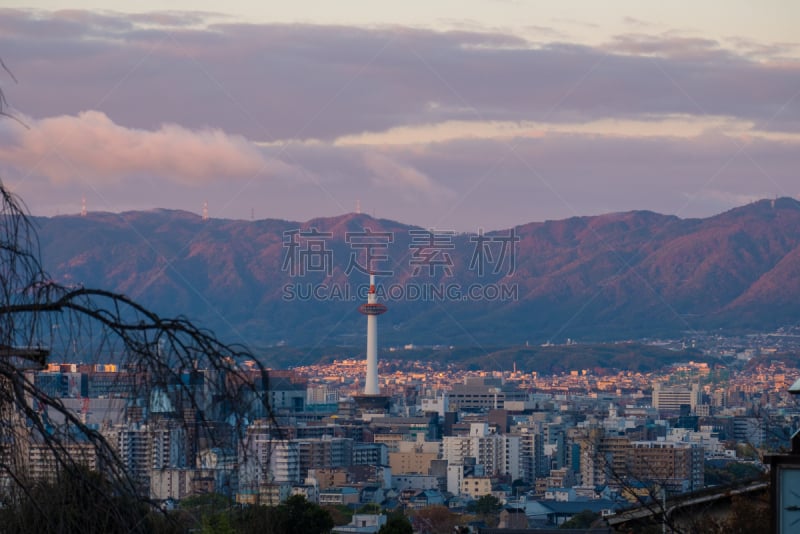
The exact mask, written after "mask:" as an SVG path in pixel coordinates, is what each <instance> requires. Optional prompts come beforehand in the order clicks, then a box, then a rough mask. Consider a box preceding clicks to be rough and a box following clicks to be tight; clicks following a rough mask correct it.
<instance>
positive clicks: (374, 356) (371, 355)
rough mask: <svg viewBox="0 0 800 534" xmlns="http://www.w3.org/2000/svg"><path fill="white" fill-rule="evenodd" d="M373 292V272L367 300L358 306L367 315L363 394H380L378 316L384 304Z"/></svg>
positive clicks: (383, 309) (384, 307)
mask: <svg viewBox="0 0 800 534" xmlns="http://www.w3.org/2000/svg"><path fill="white" fill-rule="evenodd" d="M377 299H378V296H377V294H376V293H375V274H373V273H370V275H369V293H367V302H365V303H364V304H362V305H361V306H359V307H358V311H360V312H361V313H363V314H364V315H366V316H367V377H366V380H365V383H364V395H374V396H378V395H380V391H379V389H378V316H379V315H380V314H382V313H386V309H387V308H386V306H385V305H383V304H381V303H379V302H378V300H377Z"/></svg>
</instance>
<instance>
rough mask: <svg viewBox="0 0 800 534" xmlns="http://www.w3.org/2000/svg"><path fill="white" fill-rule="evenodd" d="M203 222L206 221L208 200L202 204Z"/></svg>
mask: <svg viewBox="0 0 800 534" xmlns="http://www.w3.org/2000/svg"><path fill="white" fill-rule="evenodd" d="M203 220H204V221H207V220H208V200H206V201H205V202H203Z"/></svg>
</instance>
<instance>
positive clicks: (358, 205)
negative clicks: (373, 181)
mask: <svg viewBox="0 0 800 534" xmlns="http://www.w3.org/2000/svg"><path fill="white" fill-rule="evenodd" d="M356 214H357V215H361V199H360V198H357V199H356Z"/></svg>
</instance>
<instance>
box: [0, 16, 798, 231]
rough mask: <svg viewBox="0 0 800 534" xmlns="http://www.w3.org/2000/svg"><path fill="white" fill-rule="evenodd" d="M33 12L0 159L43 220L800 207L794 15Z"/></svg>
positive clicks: (19, 47)
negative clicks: (766, 203)
mask: <svg viewBox="0 0 800 534" xmlns="http://www.w3.org/2000/svg"><path fill="white" fill-rule="evenodd" d="M28 7H33V8H43V10H38V9H34V10H29V9H25V10H16V9H5V10H0V28H2V31H0V40H1V41H2V44H3V45H4V46H2V49H3V50H4V52H3V60H4V62H5V64H6V65H7V66H8V67H9V69H10V70H11V72H13V74H14V77H15V78H16V81H17V83H14V82H13V81H12V79H11V77H10V75H8V74H4V78H3V85H2V87H3V91H4V92H5V93H6V96H7V99H8V101H9V104H10V108H9V109H8V111H10V112H11V113H13V114H14V116H16V117H18V118H19V119H20V121H21V122H22V123H24V124H25V126H23V125H22V124H20V123H18V122H15V121H10V120H9V121H3V123H2V125H1V126H0V128H2V131H0V135H2V137H3V139H4V141H5V142H4V143H3V147H2V148H0V157H1V159H2V162H3V163H2V166H1V169H2V172H3V180H4V183H5V184H7V185H8V186H9V187H10V188H12V189H13V190H14V191H15V192H16V193H18V194H19V195H20V196H22V197H23V198H24V199H25V201H26V203H27V204H28V206H29V207H30V209H31V211H32V212H33V213H34V214H37V215H39V214H41V215H53V214H57V213H78V212H79V211H80V210H81V199H82V198H86V203H87V207H88V209H89V210H91V211H112V212H117V211H125V210H130V209H152V208H156V207H163V208H177V209H185V210H189V211H193V212H195V213H199V212H200V211H201V209H202V207H203V205H204V203H205V202H208V206H209V213H210V216H212V217H225V218H239V219H248V218H251V217H255V218H259V219H261V218H282V219H288V220H307V219H310V218H313V217H316V216H332V215H337V214H341V213H346V212H352V211H356V207H357V206H360V207H361V209H362V210H363V211H364V212H365V213H370V214H375V215H376V216H378V217H385V218H389V219H393V220H398V221H403V222H413V223H415V224H419V225H421V226H423V227H436V228H452V229H455V230H459V231H474V230H475V228H476V227H484V228H488V229H499V228H507V227H511V226H514V225H517V224H523V223H526V222H531V221H542V220H546V219H562V218H567V217H570V216H575V215H592V214H599V213H607V212H615V211H627V210H632V209H649V210H653V211H657V212H660V213H666V214H676V215H679V216H682V217H697V216H708V215H711V214H714V213H719V212H721V211H724V210H726V209H728V208H731V207H733V206H736V205H740V204H742V203H745V202H749V201H751V200H755V199H759V198H774V197H776V196H792V197H797V196H798V195H800V190H797V186H796V177H795V176H794V169H795V168H796V167H797V163H798V161H797V153H798V151H797V144H798V142H799V141H800V138H798V136H797V133H796V131H797V122H798V119H799V118H800V116H799V115H798V109H799V108H798V100H797V98H798V93H800V67H798V48H797V43H796V42H794V41H793V40H792V33H791V24H790V21H791V20H796V17H792V13H793V12H794V11H796V10H797V7H795V6H793V5H791V4H790V3H788V2H772V3H769V4H767V5H766V6H764V7H763V8H762V9H760V10H755V9H753V8H751V7H749V6H747V5H746V4H744V3H733V4H725V5H724V9H725V11H726V17H725V18H724V20H723V18H721V17H718V16H716V15H717V14H718V12H719V10H720V9H723V6H722V4H720V3H712V4H704V5H702V6H691V11H690V7H689V4H688V3H682V4H678V5H677V6H676V7H675V9H674V10H667V9H666V8H664V7H662V8H657V7H656V6H652V9H651V7H648V8H647V9H645V8H644V7H640V6H637V5H635V4H633V3H628V2H617V3H614V4H612V5H611V8H609V9H606V10H600V9H599V8H598V7H597V6H592V7H588V6H578V5H577V4H575V3H567V4H565V5H564V6H563V7H558V8H557V7H552V6H550V7H544V6H535V7H531V6H530V5H526V4H523V3H515V2H471V3H468V4H466V5H465V6H464V7H463V10H460V11H459V16H458V17H447V16H445V15H446V13H448V12H452V6H449V7H448V6H447V4H446V3H441V4H437V5H435V6H428V7H426V8H423V7H422V6H421V5H417V4H412V5H410V6H409V7H408V8H407V9H404V10H400V9H393V8H388V7H387V8H386V9H381V10H376V9H374V8H372V9H369V8H365V6H363V5H361V4H359V3H346V4H344V5H343V6H341V8H340V6H337V9H336V10H335V12H334V11H333V10H332V9H330V8H326V7H324V6H323V5H322V4H319V3H313V2H311V3H305V4H300V5H298V6H296V7H294V8H290V7H288V5H282V6H279V7H278V8H276V9H274V10H272V9H270V10H257V9H255V8H252V9H251V8H248V7H247V6H245V5H243V4H238V3H235V2H234V3H232V4H230V5H229V6H227V7H226V11H227V12H226V13H221V14H220V13H217V14H214V13H210V12H209V11H213V9H210V8H211V7H213V6H210V5H206V4H203V3H193V4H192V5H191V6H189V5H188V4H181V3H175V4H171V7H172V8H173V9H174V10H175V11H170V12H154V11H148V10H150V9H154V8H156V7H158V6H155V5H150V4H147V3H145V4H141V5H140V4H137V6H136V7H135V8H132V7H131V6H126V5H124V4H111V5H106V4H104V5H103V7H105V8H106V9H110V11H105V10H103V11H101V10H99V9H98V8H99V6H98V5H97V4H94V3H92V2H74V3H72V5H71V7H72V8H73V9H71V10H61V11H48V9H52V8H55V7H58V6H56V5H54V3H53V2H33V3H28ZM190 7H191V8H192V9H194V11H191V12H189V11H180V10H181V9H187V8H190ZM448 10H449V11H448ZM267 11H269V12H267ZM689 13H691V15H692V16H691V17H687V14H689ZM570 14H571V15H572V16H568V15H570ZM500 207H502V209H499V208H500Z"/></svg>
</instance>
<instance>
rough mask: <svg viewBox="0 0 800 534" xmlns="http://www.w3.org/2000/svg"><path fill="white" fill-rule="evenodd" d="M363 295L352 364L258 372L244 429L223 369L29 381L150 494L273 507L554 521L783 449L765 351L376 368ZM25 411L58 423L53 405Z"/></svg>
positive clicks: (77, 368) (784, 407)
mask: <svg viewBox="0 0 800 534" xmlns="http://www.w3.org/2000/svg"><path fill="white" fill-rule="evenodd" d="M363 308H364V309H363V310H362V311H363V313H365V314H366V315H367V316H368V321H369V322H370V329H369V341H368V358H367V361H366V366H365V365H364V362H357V361H353V360H347V361H340V362H336V363H334V364H333V365H330V366H306V367H303V368H298V369H295V370H291V371H272V372H270V377H269V378H270V379H269V382H268V384H267V383H266V382H265V383H262V384H260V386H261V387H260V389H259V388H256V389H257V395H260V396H261V398H262V400H264V401H268V402H261V403H253V409H252V410H251V411H249V412H248V413H247V418H248V419H247V421H246V422H245V424H244V425H243V426H237V425H234V424H233V423H232V422H231V420H230V412H229V411H227V410H226V409H225V407H224V406H221V405H220V402H219V399H217V398H215V395H214V394H213V388H212V387H211V385H212V384H219V383H223V382H225V380H226V377H225V376H223V373H222V372H221V371H217V370H202V369H200V370H195V371H192V372H187V373H186V374H185V376H181V377H180V379H179V380H178V381H177V382H176V383H174V384H167V385H162V386H159V387H145V386H147V377H146V376H143V375H141V374H140V373H137V372H134V371H131V370H126V369H117V368H116V367H115V366H113V365H95V366H81V365H76V364H63V365H59V364H51V365H49V366H48V368H47V369H45V370H41V371H29V372H28V373H29V375H30V376H29V379H30V380H31V382H32V383H33V384H34V385H35V386H36V387H38V388H41V389H42V390H44V391H47V392H48V393H49V394H50V395H51V396H53V397H54V398H58V399H60V401H61V402H62V403H63V404H64V405H65V406H66V407H68V408H69V409H70V410H71V411H72V413H74V414H75V416H76V417H78V418H80V420H81V421H82V422H84V423H85V424H87V425H89V427H91V428H95V429H97V430H98V431H99V432H100V433H101V434H102V435H103V436H105V437H106V439H107V440H108V442H109V443H111V445H112V446H113V448H114V450H115V452H116V454H117V455H118V456H119V458H120V459H121V460H122V462H123V463H124V465H125V467H126V469H127V471H128V472H129V473H130V474H131V475H132V477H133V479H134V480H135V481H136V483H137V484H138V485H139V487H140V490H141V491H142V493H144V494H146V495H147V496H148V497H150V498H152V499H154V500H156V501H162V502H165V503H170V502H174V501H180V500H182V499H185V498H187V497H190V496H194V495H199V494H205V493H220V494H224V495H227V496H229V497H231V498H232V499H235V500H236V501H237V502H239V503H243V504H277V503H279V502H281V501H282V500H284V499H286V498H288V497H289V496H291V495H296V494H301V495H304V496H305V497H306V498H307V499H309V500H310V501H313V502H317V503H319V504H322V505H352V506H354V507H358V506H362V505H364V504H368V503H374V504H378V505H380V506H382V507H385V508H402V509H407V510H414V509H420V508H426V507H430V506H437V505H443V506H447V507H449V508H450V509H452V510H455V511H458V510H464V509H465V507H467V506H468V505H469V503H470V502H471V501H473V500H476V499H479V498H481V497H482V496H485V495H493V496H495V497H497V498H498V499H499V500H500V501H501V502H503V503H506V504H508V505H509V506H510V507H511V508H512V509H514V510H516V514H512V517H515V518H516V519H515V521H516V523H515V524H517V525H519V524H520V517H521V516H524V519H523V520H522V523H524V524H527V525H558V524H560V523H563V522H564V521H565V520H567V519H568V518H569V517H571V516H572V515H574V514H576V513H578V512H581V511H583V510H587V509H588V510H591V511H594V512H597V513H602V514H613V513H615V511H616V510H619V509H620V508H623V507H626V506H629V505H631V504H633V503H637V502H639V501H642V500H648V499H652V498H654V497H656V496H659V495H661V496H665V495H678V494H683V493H687V492H692V491H696V490H699V489H701V488H703V487H704V486H705V477H704V475H705V469H706V466H707V465H709V464H710V462H714V465H724V464H725V463H727V462H735V461H751V462H754V463H755V464H758V460H757V457H744V456H746V455H747V453H748V451H749V452H752V450H755V449H759V448H761V449H764V448H770V449H773V450H775V449H777V448H779V447H781V446H786V445H788V439H789V436H790V435H791V432H792V431H793V429H794V427H796V426H797V423H798V414H800V412H798V410H797V408H796V406H795V400H794V399H793V398H791V397H790V396H789V395H788V394H787V393H786V391H787V389H788V386H789V385H790V384H791V383H792V382H793V381H794V380H795V379H796V378H797V376H798V375H800V371H798V370H797V369H793V368H790V367H787V366H785V365H784V364H781V363H780V362H771V363H769V364H767V365H766V366H762V367H761V368H753V369H749V370H747V371H746V372H734V371H732V370H730V369H728V368H723V367H719V366H709V365H707V364H701V363H691V362H690V363H687V364H683V365H680V366H673V367H671V368H669V369H667V370H665V371H663V372H661V373H659V374H640V373H632V372H620V373H618V374H616V375H610V374H606V375H596V374H594V373H592V372H590V371H588V370H586V371H580V370H579V371H572V372H570V373H567V374H563V375H559V376H539V375H537V374H536V373H526V372H523V371H516V370H513V371H508V372H495V373H491V372H479V371H476V372H463V371H455V370H454V369H439V368H435V367H433V366H432V365H431V364H428V363H425V362H419V363H416V364H414V366H412V367H411V368H410V367H408V366H406V367H405V368H404V369H402V370H399V371H397V372H390V370H389V369H390V368H389V366H387V364H386V363H385V362H384V364H383V366H381V364H379V362H378V359H377V354H376V345H377V343H376V340H375V339H374V336H376V335H377V326H376V324H375V322H376V319H377V316H378V315H379V314H380V313H383V312H384V311H385V307H381V306H376V303H375V302H374V298H372V299H371V300H370V301H369V302H368V303H367V305H366V306H364V307H363ZM381 369H383V370H384V371H386V372H384V373H379V370H381ZM364 377H366V380H364ZM254 380H257V378H256V377H255V376H254ZM364 383H365V387H364V388H363V389H362V388H361V386H362V384H364ZM150 386H152V385H150ZM187 393H188V395H189V396H190V397H191V400H192V402H190V403H187V402H186V398H185V396H186V395H187ZM42 410H44V411H45V412H46V413H45V420H46V421H47V420H48V418H49V417H51V418H52V424H53V426H54V427H59V425H61V426H63V423H64V421H63V420H60V421H59V420H58V418H59V417H61V416H59V414H58V412H57V411H53V412H52V413H50V412H49V411H48V408H47V407H42ZM201 414H202V416H201ZM62 419H63V418H62ZM240 422H241V421H240ZM239 430H241V432H239ZM743 444H747V445H749V447H750V448H749V449H748V450H744V449H743V448H742V445H743ZM69 446H70V447H74V451H70V453H71V454H73V455H74V456H75V457H76V458H82V459H83V461H84V462H85V463H86V464H87V465H88V466H89V467H97V466H98V465H99V464H100V463H102V458H98V457H97V456H96V455H94V456H93V454H94V452H93V448H92V447H91V446H89V445H88V444H86V443H81V442H80V440H76V441H75V442H74V443H70V445H69ZM15 454H17V455H18V456H19V457H20V458H19V461H22V462H23V463H27V465H28V467H29V468H28V471H27V472H28V473H30V474H31V476H33V477H39V478H46V477H48V476H52V473H53V472H54V469H53V467H54V465H53V458H52V455H51V454H48V450H47V446H46V445H45V444H40V443H36V442H31V443H28V444H26V446H25V447H17V448H16V449H15ZM0 483H2V480H0ZM376 525H378V524H377V523H376ZM378 526H379V525H378ZM375 530H377V527H376V529H375Z"/></svg>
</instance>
